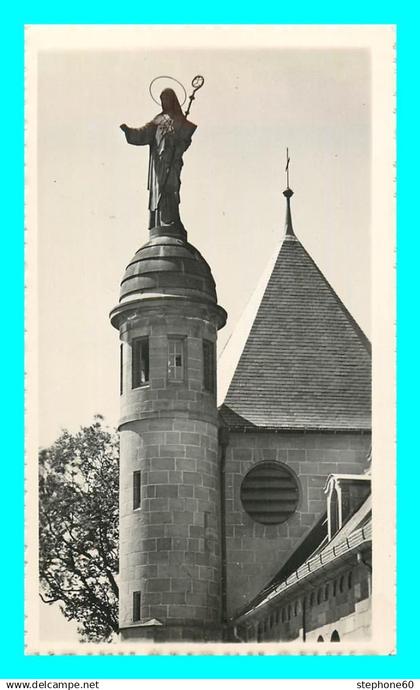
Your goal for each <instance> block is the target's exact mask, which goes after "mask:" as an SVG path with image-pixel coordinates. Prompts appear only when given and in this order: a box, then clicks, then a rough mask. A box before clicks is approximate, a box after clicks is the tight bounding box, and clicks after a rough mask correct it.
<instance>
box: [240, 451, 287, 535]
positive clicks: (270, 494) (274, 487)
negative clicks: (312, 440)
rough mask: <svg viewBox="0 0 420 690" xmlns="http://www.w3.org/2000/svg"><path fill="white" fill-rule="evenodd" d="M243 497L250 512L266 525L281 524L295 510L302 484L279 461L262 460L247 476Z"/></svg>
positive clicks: (254, 517) (244, 481) (250, 514)
mask: <svg viewBox="0 0 420 690" xmlns="http://www.w3.org/2000/svg"><path fill="white" fill-rule="evenodd" d="M241 501H242V505H243V507H244V509H245V510H246V512H247V513H248V515H249V516H250V517H251V518H252V519H253V520H255V521H256V522H260V523H262V524H263V525H279V524H280V523H281V522H285V521H286V520H288V518H289V517H290V516H291V515H292V514H293V513H294V512H295V510H296V508H297V504H298V501H299V488H298V483H297V481H296V478H295V476H294V474H292V472H291V471H290V470H289V469H288V468H287V467H285V466H284V465H280V463H277V462H262V463H260V464H259V465H256V466H255V467H253V468H252V470H250V471H249V472H248V474H247V475H246V476H245V478H244V480H243V482H242V485H241Z"/></svg>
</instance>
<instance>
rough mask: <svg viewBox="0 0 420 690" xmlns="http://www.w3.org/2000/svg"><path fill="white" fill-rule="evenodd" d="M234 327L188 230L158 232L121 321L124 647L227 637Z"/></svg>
mask: <svg viewBox="0 0 420 690" xmlns="http://www.w3.org/2000/svg"><path fill="white" fill-rule="evenodd" d="M225 321H226V313H225V311H224V310H223V309H222V308H221V307H220V306H218V304H217V297H216V290H215V283H214V280H213V277H212V274H211V270H210V268H209V266H208V264H207V263H206V261H205V260H204V259H203V257H202V256H201V254H200V253H199V252H198V251H197V249H195V248H194V247H193V246H192V245H191V244H189V242H188V241H187V233H186V231H185V229H184V227H183V226H182V224H181V223H180V222H178V223H172V224H171V225H170V226H167V227H165V226H158V227H152V228H151V230H150V239H149V241H148V242H147V243H146V244H145V245H144V246H143V247H141V249H139V250H138V251H137V253H136V254H135V255H134V257H133V259H132V260H131V261H130V263H129V264H128V266H127V268H126V271H125V273H124V276H123V279H122V282H121V292H120V300H119V304H118V306H116V307H115V308H114V309H113V311H112V312H111V323H112V325H113V326H114V327H115V328H117V329H118V330H119V333H120V339H121V345H120V348H121V352H120V355H121V365H120V375H121V382H120V394H121V417H120V424H119V430H120V439H121V446H120V632H121V638H122V640H136V639H142V638H143V639H150V640H155V641H166V640H207V639H215V640H217V639H219V638H220V636H221V604H220V581H221V572H220V570H221V555H220V537H219V532H220V524H219V520H220V517H219V516H220V495H219V465H218V422H217V407H216V338H217V330H218V329H219V328H221V327H222V326H223V325H224V324H225Z"/></svg>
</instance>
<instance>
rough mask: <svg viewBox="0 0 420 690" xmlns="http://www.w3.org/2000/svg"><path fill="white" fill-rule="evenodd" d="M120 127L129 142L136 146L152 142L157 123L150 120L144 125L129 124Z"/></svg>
mask: <svg viewBox="0 0 420 690" xmlns="http://www.w3.org/2000/svg"><path fill="white" fill-rule="evenodd" d="M120 129H122V131H123V132H124V134H125V138H126V139H127V142H128V143H129V144H134V146H146V145H147V144H152V143H153V140H154V136H155V132H156V125H154V124H153V122H149V123H148V124H147V125H145V126H144V127H128V125H126V124H123V125H120Z"/></svg>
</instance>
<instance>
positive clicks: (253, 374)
mask: <svg viewBox="0 0 420 690" xmlns="http://www.w3.org/2000/svg"><path fill="white" fill-rule="evenodd" d="M220 414H221V418H222V420H223V422H224V423H225V424H226V425H227V426H229V427H242V428H249V429H251V428H263V429H264V428H265V429H267V428H270V429H336V430H346V429H348V430H350V429H366V430H368V429H370V426H371V353H370V344H369V341H368V339H367V338H366V336H365V335H364V334H363V332H362V331H361V329H360V328H359V326H358V325H357V323H356V322H355V320H354V319H353V317H352V316H351V315H350V313H349V312H348V311H347V309H346V308H345V306H344V305H343V303H342V302H341V300H340V299H339V297H338V296H337V295H336V293H335V292H334V290H333V288H332V287H331V285H330V284H329V283H328V281H327V280H326V279H325V277H324V276H323V275H322V273H321V271H320V270H319V269H318V267H317V266H316V264H315V263H314V261H313V260H312V258H311V257H310V256H309V254H308V253H307V252H306V250H305V249H304V247H303V246H302V244H301V243H300V242H299V240H298V239H297V237H296V236H295V235H294V234H286V236H285V239H284V242H283V244H282V247H281V249H280V252H279V255H278V258H277V261H276V263H275V266H274V269H273V272H272V274H271V277H270V279H269V281H268V284H267V287H266V290H265V293H264V296H263V298H262V301H261V304H260V307H259V309H258V312H257V315H256V317H255V320H254V323H253V325H252V328H251V331H250V333H249V336H248V339H247V341H246V344H245V347H244V349H243V352H242V354H241V357H240V359H239V362H238V366H237V368H236V371H235V373H234V376H233V378H232V381H231V384H230V387H229V389H228V392H227V395H226V398H225V401H224V405H222V407H221V409H220Z"/></svg>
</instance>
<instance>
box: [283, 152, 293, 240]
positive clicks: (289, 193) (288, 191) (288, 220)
mask: <svg viewBox="0 0 420 690" xmlns="http://www.w3.org/2000/svg"><path fill="white" fill-rule="evenodd" d="M289 163H290V157H289V149H288V148H287V149H286V181H287V188H286V189H285V190H284V192H283V194H284V196H285V197H286V200H287V208H286V235H293V236H294V234H295V233H294V232H293V225H292V213H291V210H290V197H291V196H293V190H291V189H290V187H289Z"/></svg>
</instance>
